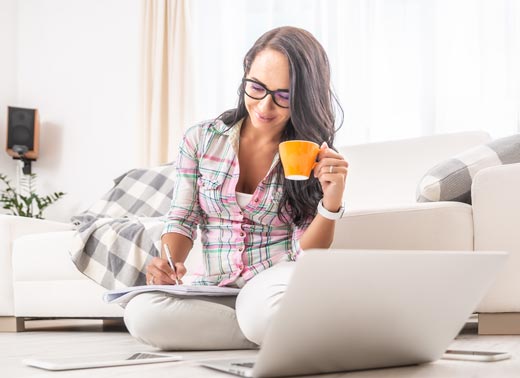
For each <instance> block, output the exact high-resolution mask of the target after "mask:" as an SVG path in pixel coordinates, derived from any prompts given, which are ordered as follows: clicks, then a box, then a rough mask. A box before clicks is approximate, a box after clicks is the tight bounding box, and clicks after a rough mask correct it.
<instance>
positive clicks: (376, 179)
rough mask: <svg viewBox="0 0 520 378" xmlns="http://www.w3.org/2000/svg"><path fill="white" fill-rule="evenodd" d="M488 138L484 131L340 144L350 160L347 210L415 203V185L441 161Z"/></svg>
mask: <svg viewBox="0 0 520 378" xmlns="http://www.w3.org/2000/svg"><path fill="white" fill-rule="evenodd" d="M490 140H491V138H490V136H489V134H488V133H486V132H484V131H470V132H460V133H453V134H439V135H432V136H426V137H419V138H411V139H401V140H396V141H389V142H379V143H367V144H360V145H351V146H343V147H339V148H338V149H339V151H340V152H341V153H342V154H343V156H345V158H346V159H347V161H348V162H349V173H348V178H347V184H346V189H345V202H346V205H347V208H348V209H370V208H373V207H381V206H385V205H395V204H402V203H410V202H416V200H415V199H416V189H417V184H418V183H419V181H420V180H421V178H422V177H423V176H424V174H425V173H426V172H427V171H428V170H429V169H430V168H432V167H433V166H435V165H436V164H438V163H440V162H441V161H443V160H445V159H448V158H450V157H452V156H453V155H456V154H458V153H460V152H463V151H465V150H466V149H469V148H471V147H474V146H476V145H479V144H483V143H487V142H489V141H490Z"/></svg>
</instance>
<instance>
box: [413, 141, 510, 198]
mask: <svg viewBox="0 0 520 378" xmlns="http://www.w3.org/2000/svg"><path fill="white" fill-rule="evenodd" d="M519 162H520V134H515V135H511V136H508V137H505V138H500V139H496V140H494V141H492V142H489V143H487V144H484V145H481V146H477V147H473V148H471V149H469V150H467V151H464V152H462V153H460V154H458V155H456V156H454V157H452V158H451V159H448V160H445V161H443V162H441V163H439V164H437V165H436V166H435V167H433V168H431V169H430V170H429V171H428V172H427V173H426V174H425V175H424V176H423V178H422V179H421V181H420V182H419V185H418V187H417V201H418V202H432V201H459V202H465V203H469V204H471V182H472V180H473V177H475V175H476V173H477V172H478V171H480V170H481V169H483V168H487V167H493V166H497V165H502V164H513V163H519Z"/></svg>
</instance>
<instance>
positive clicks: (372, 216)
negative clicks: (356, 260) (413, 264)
mask: <svg viewBox="0 0 520 378" xmlns="http://www.w3.org/2000/svg"><path fill="white" fill-rule="evenodd" d="M332 248H346V249H403V250H414V249H417V250H473V219H472V211H471V206H469V205H467V204H464V203H460V202H426V203H411V204H407V205H396V206H388V207H380V208H375V209H370V210H368V209H367V210H358V211H352V212H349V213H346V214H345V216H344V217H343V218H342V219H340V220H338V221H336V230H335V236H334V242H333V244H332Z"/></svg>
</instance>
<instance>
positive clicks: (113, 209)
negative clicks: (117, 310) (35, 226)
mask: <svg viewBox="0 0 520 378" xmlns="http://www.w3.org/2000/svg"><path fill="white" fill-rule="evenodd" d="M173 177H174V166H173V165H171V164H169V165H163V166H160V167H155V168H149V169H134V170H131V171H129V172H127V173H125V174H124V175H122V176H120V177H118V178H117V179H116V180H114V182H115V186H114V187H113V188H112V189H111V190H110V191H109V192H108V193H106V194H105V195H104V196H103V197H102V199H101V200H99V201H97V202H96V203H95V204H94V205H93V206H92V207H90V208H89V209H88V210H86V211H85V212H83V213H81V214H79V215H76V216H74V217H73V218H72V222H73V223H74V224H75V225H76V226H77V231H76V233H75V235H74V242H73V244H72V246H71V250H70V254H71V257H72V261H73V262H74V264H75V265H76V267H77V268H78V269H79V271H81V272H82V273H83V274H85V275H86V276H87V277H89V278H91V279H92V280H94V281H95V282H97V283H99V284H100V285H101V286H103V287H105V288H107V289H116V288H120V287H125V286H135V285H144V284H145V283H146V278H145V273H146V272H145V268H146V265H148V263H149V262H150V260H151V259H152V258H153V257H154V256H158V255H159V248H160V238H161V233H162V229H163V217H164V215H165V214H166V213H167V212H168V209H169V207H170V202H171V197H172V192H173V186H174V181H173Z"/></svg>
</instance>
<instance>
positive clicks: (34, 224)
mask: <svg viewBox="0 0 520 378" xmlns="http://www.w3.org/2000/svg"><path fill="white" fill-rule="evenodd" d="M71 229H73V225H71V224H68V223H61V222H53V221H47V220H42V219H35V218H26V217H17V216H12V215H1V214H0V316H12V315H13V314H14V299H13V275H12V247H13V241H14V240H15V239H16V238H18V237H20V236H23V235H27V234H35V233H42V232H50V231H63V230H71Z"/></svg>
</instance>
